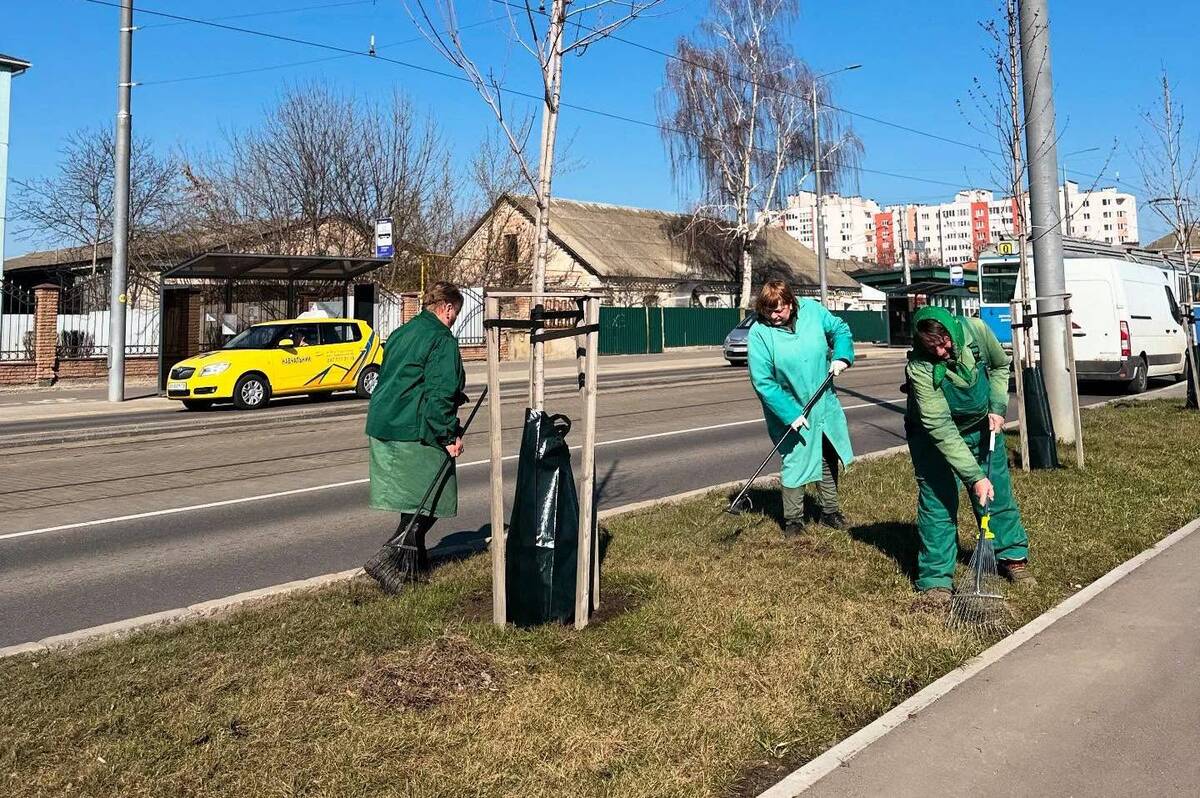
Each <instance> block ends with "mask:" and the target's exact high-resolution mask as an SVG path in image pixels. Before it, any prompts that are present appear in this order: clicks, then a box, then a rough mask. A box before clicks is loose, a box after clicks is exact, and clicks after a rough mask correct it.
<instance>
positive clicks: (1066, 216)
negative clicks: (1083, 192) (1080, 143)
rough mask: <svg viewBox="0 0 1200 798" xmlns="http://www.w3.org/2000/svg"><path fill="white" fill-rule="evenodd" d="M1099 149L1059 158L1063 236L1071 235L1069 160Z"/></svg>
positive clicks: (1068, 154)
mask: <svg viewBox="0 0 1200 798" xmlns="http://www.w3.org/2000/svg"><path fill="white" fill-rule="evenodd" d="M1099 149H1100V148H1099V147H1088V148H1087V149H1086V150H1075V152H1068V153H1067V154H1066V155H1063V156H1060V157H1059V164H1058V168H1059V169H1061V170H1062V195H1063V234H1064V235H1068V236H1069V235H1071V199H1070V197H1069V196H1067V159H1068V158H1070V157H1071V156H1072V155H1083V154H1084V153H1085V152H1096V151H1097V150H1099Z"/></svg>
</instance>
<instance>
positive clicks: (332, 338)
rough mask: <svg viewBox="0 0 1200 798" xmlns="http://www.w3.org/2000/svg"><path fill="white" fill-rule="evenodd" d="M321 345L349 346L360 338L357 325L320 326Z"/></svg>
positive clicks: (360, 332)
mask: <svg viewBox="0 0 1200 798" xmlns="http://www.w3.org/2000/svg"><path fill="white" fill-rule="evenodd" d="M318 326H320V328H321V343H322V344H350V343H354V342H355V341H358V340H360V339H361V338H362V330H360V329H359V327H358V325H357V324H346V323H340V324H321V325H318Z"/></svg>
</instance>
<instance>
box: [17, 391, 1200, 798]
mask: <svg viewBox="0 0 1200 798" xmlns="http://www.w3.org/2000/svg"><path fill="white" fill-rule="evenodd" d="M1085 421H1086V425H1087V439H1088V447H1089V454H1090V457H1091V462H1090V467H1089V468H1088V469H1087V470H1086V471H1084V472H1079V471H1076V470H1074V469H1064V470H1062V471H1058V472H1054V473H1039V474H1037V475H1035V476H1024V475H1018V476H1017V480H1016V481H1017V493H1018V497H1019V498H1020V501H1021V506H1022V509H1023V511H1024V514H1025V518H1026V522H1027V525H1028V527H1029V528H1030V530H1031V538H1032V548H1033V556H1034V558H1035V563H1036V567H1037V572H1038V576H1039V579H1040V580H1041V586H1040V587H1039V588H1038V589H1037V590H1036V591H1033V592H1030V593H1028V594H1026V595H1023V596H1020V597H1019V598H1018V599H1017V600H1016V601H1015V602H1014V609H1015V612H1016V613H1017V615H1018V619H1019V620H1021V621H1024V620H1028V619H1029V618H1031V617H1033V616H1034V615H1036V614H1037V613H1039V612H1041V611H1042V610H1044V609H1045V608H1047V607H1049V606H1051V605H1053V604H1054V603H1056V602H1058V601H1060V600H1061V599H1062V598H1063V597H1065V596H1066V595H1068V594H1070V593H1071V592H1073V591H1075V590H1077V589H1078V588H1079V587H1080V586H1082V585H1084V584H1087V583H1088V582H1090V581H1092V580H1093V579H1095V578H1096V577H1098V576H1100V575H1101V574H1103V573H1104V572H1105V571H1107V570H1109V569H1110V568H1112V567H1113V566H1115V565H1116V564H1118V563H1119V562H1121V561H1123V560H1125V559H1128V558H1129V557H1131V556H1133V555H1134V554H1136V553H1138V552H1139V551H1141V550H1143V549H1145V548H1146V547H1147V546H1149V545H1151V544H1152V543H1153V542H1154V541H1156V540H1157V539H1159V538H1161V537H1163V536H1164V535H1165V534H1167V533H1169V532H1170V531H1172V530H1173V529H1175V528H1177V527H1178V526H1180V525H1182V524H1183V523H1185V522H1186V521H1188V520H1189V519H1190V518H1192V517H1194V516H1196V515H1200V491H1198V490H1197V489H1196V485H1195V470H1194V468H1190V467H1189V466H1188V465H1187V464H1188V463H1195V462H1197V461H1198V460H1200V418H1198V417H1196V416H1195V415H1189V414H1186V413H1184V412H1182V411H1180V410H1178V409H1176V408H1175V407H1174V406H1172V405H1170V404H1167V403H1163V402H1158V403H1136V404H1134V405H1132V406H1129V407H1118V408H1107V409H1102V410H1096V411H1092V412H1088V413H1085ZM913 492H914V485H913V480H912V475H911V469H910V466H909V464H908V462H907V460H906V459H905V458H892V459H889V460H881V461H874V462H869V463H864V464H862V465H860V466H856V467H855V468H854V469H852V470H851V471H850V472H849V473H848V474H847V477H846V481H845V487H844V500H845V501H844V504H845V509H846V511H847V513H848V515H849V516H850V517H851V519H852V521H853V522H854V523H855V528H854V529H853V530H852V532H851V533H850V534H849V535H847V534H845V533H834V532H830V531H827V530H819V531H814V532H813V533H812V534H811V535H809V536H808V537H806V538H802V539H800V540H798V541H787V540H784V539H783V538H782V537H781V536H780V535H779V531H778V527H777V525H776V523H775V522H774V521H773V520H771V519H770V518H769V517H765V516H752V517H750V518H744V519H742V520H740V521H737V520H735V519H729V518H721V519H720V520H719V521H718V524H717V526H716V527H706V526H705V522H706V521H708V520H709V519H710V518H711V517H712V514H713V512H714V511H715V510H716V509H718V508H719V506H720V505H721V503H722V498H721V497H717V496H713V497H710V498H709V499H707V500H701V501H696V502H692V503H689V504H686V505H680V506H663V507H661V508H658V509H656V510H653V511H648V512H644V513H640V514H637V515H633V516H628V517H624V518H621V519H619V520H617V521H615V522H614V523H612V524H611V525H610V531H611V532H612V533H613V536H614V537H613V544H612V546H611V548H610V552H609V559H608V561H607V563H606V568H607V570H606V582H605V587H606V591H608V592H607V594H606V595H611V596H614V597H616V598H617V599H619V601H617V602H614V603H615V604H618V605H619V609H620V611H618V612H611V613H608V612H606V617H605V618H604V619H603V620H602V622H600V623H597V624H595V625H593V626H592V627H591V628H589V629H588V630H586V631H585V632H583V633H581V634H579V633H575V632H574V631H573V630H570V629H564V628H557V627H555V628H544V629H537V630H532V631H520V630H512V629H510V630H506V631H499V630H496V629H494V628H493V627H492V626H491V625H490V624H489V623H487V621H486V618H485V617H481V612H480V609H479V608H480V605H481V597H483V596H486V591H487V579H488V565H487V562H486V560H485V559H484V558H475V559H474V560H468V561H465V562H459V563H454V564H451V565H448V566H446V567H445V568H443V569H441V570H439V571H438V572H437V574H436V575H435V577H434V579H433V581H432V583H431V584H430V585H428V586H427V587H425V588H423V589H421V590H420V591H418V592H416V593H413V594H411V595H408V596H404V597H401V598H399V599H391V598H386V597H384V596H382V595H381V594H379V593H378V592H377V591H375V590H374V589H373V588H372V587H370V586H369V585H366V584H363V583H361V582H356V583H352V584H349V585H344V586H341V587H338V588H335V589H330V590H327V591H324V592H321V593H317V594H313V595H306V596H302V597H297V598H294V599H292V600H289V601H287V602H285V603H283V604H280V605H277V606H273V607H268V608H264V609H258V610H253V611H247V612H244V613H241V614H239V615H236V616H234V617H232V618H230V619H228V620H226V621H222V622H213V623H202V624H196V625H192V626H187V627H182V628H177V629H169V630H163V631H160V632H155V633H149V634H144V635H140V636H138V637H135V638H134V639H132V640H129V641H126V642H121V643H118V644H115V645H111V646H107V647H105V648H101V649H97V650H92V651H85V652H81V653H77V654H74V655H70V654H56V655H53V656H49V657H43V658H39V659H34V658H30V657H23V658H19V659H15V660H11V661H7V662H4V663H0V684H4V685H5V689H4V694H5V697H6V700H5V701H3V702H2V703H0V794H3V795H13V796H17V795H46V796H50V795H53V796H58V795H63V794H69V795H88V796H113V795H120V796H163V795H188V796H299V795H305V796H435V795H437V796H502V795H520V796H541V795H571V796H577V795H581V796H622V797H625V796H693V795H696V796H703V795H730V794H751V793H753V791H754V788H755V786H761V785H762V784H765V783H769V782H770V781H771V780H772V777H773V776H776V775H778V774H779V773H780V772H784V771H786V770H788V769H790V768H792V767H795V766H796V765H798V764H799V763H801V762H802V761H804V760H806V759H808V758H810V757H812V756H814V755H816V754H818V753H820V752H821V751H822V750H824V749H825V748H827V747H828V746H830V745H832V744H833V743H835V742H836V741H838V740H840V739H842V738H843V737H845V736H846V735H847V734H849V733H851V732H853V731H854V730H855V729H857V728H859V727H861V726H862V725H863V724H864V723H866V722H868V721H870V720H871V719H873V718H875V717H877V716H878V715H879V714H881V713H882V712H884V711H886V710H887V709H889V708H890V707H892V706H894V705H895V704H896V703H898V702H900V701H902V700H903V699H904V698H906V697H907V696H909V695H911V694H912V693H913V692H915V691H916V690H918V689H920V688H921V687H922V686H924V685H925V684H928V683H929V682H930V681H932V680H934V679H936V678H937V677H938V676H940V675H941V674H943V673H945V672H946V671H947V670H950V669H951V668H953V667H955V666H956V665H958V664H960V663H961V662H962V661H963V660H965V659H966V658H968V657H970V656H971V655H973V654H974V653H976V652H977V651H979V650H981V649H982V648H983V647H984V646H986V645H987V644H988V642H989V641H987V640H982V639H978V638H977V637H975V636H973V635H971V634H967V633H963V632H958V631H953V630H949V629H947V628H946V627H945V624H944V623H943V618H942V617H941V616H938V615H935V614H933V613H931V612H928V611H925V610H922V609H920V608H918V607H915V606H914V595H913V592H912V587H911V583H910V582H909V577H908V574H909V573H910V572H911V569H912V567H913V558H914V556H915V554H914V553H915V545H914V540H913V527H912V524H913V520H914V508H913V503H914V498H913ZM758 499H759V506H762V505H763V503H764V500H765V501H766V503H767V504H769V503H770V502H772V501H776V500H775V499H774V496H773V494H770V493H765V492H764V493H762V494H759V496H758ZM768 509H769V508H768ZM965 521H966V519H965V518H964V524H963V529H964V536H965V537H966V536H967V534H966V533H967V530H968V529H969V524H968V523H966V522H965ZM737 524H741V525H743V531H742V532H741V534H740V535H738V536H737V537H736V538H734V539H732V540H728V541H725V542H723V538H726V537H728V533H729V532H731V531H732V529H733V528H734V526H735V525H737Z"/></svg>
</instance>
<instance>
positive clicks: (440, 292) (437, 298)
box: [421, 280, 463, 327]
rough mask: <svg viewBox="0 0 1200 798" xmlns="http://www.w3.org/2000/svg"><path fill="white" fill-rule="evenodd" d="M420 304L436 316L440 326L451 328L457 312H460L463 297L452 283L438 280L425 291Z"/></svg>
mask: <svg viewBox="0 0 1200 798" xmlns="http://www.w3.org/2000/svg"><path fill="white" fill-rule="evenodd" d="M421 304H422V305H424V306H425V309H426V310H428V311H429V312H430V313H432V314H433V315H435V316H437V317H438V319H439V320H440V321H441V322H442V324H445V325H446V326H447V327H453V326H454V322H455V320H456V319H457V318H458V314H459V311H461V310H462V306H463V296H462V292H460V291H459V290H458V286H456V285H455V284H454V283H447V282H444V281H442V280H439V281H437V282H436V283H434V284H433V285H431V286H429V288H427V289H426V290H425V297H424V299H423V300H422V302H421Z"/></svg>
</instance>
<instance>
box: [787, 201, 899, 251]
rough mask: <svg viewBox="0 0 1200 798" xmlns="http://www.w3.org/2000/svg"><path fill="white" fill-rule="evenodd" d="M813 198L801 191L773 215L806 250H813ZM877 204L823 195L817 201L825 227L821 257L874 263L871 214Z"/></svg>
mask: <svg viewBox="0 0 1200 798" xmlns="http://www.w3.org/2000/svg"><path fill="white" fill-rule="evenodd" d="M815 205H816V195H815V194H813V192H811V191H801V192H800V193H799V194H795V195H792V196H789V197H788V204H787V208H785V209H784V210H782V211H780V212H778V213H776V214H774V216H775V223H776V224H779V225H781V226H782V227H783V228H784V230H786V231H787V232H788V233H789V234H790V235H791V236H792V237H793V238H795V239H797V240H798V241H799V242H800V243H801V244H804V246H806V247H808V248H809V249H813V250H815V249H816V243H815V242H816V231H815V229H814V228H815V225H814V224H813V218H814V216H815V214H814V212H813V209H814V207H815ZM879 212H880V207H879V205H878V203H876V202H875V201H874V200H870V199H866V198H864V197H843V196H841V195H840V194H825V195H823V196H822V197H821V218H822V221H823V222H824V224H825V254H826V255H827V256H828V257H830V258H834V259H838V260H860V261H868V262H874V260H875V214H877V213H879Z"/></svg>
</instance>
